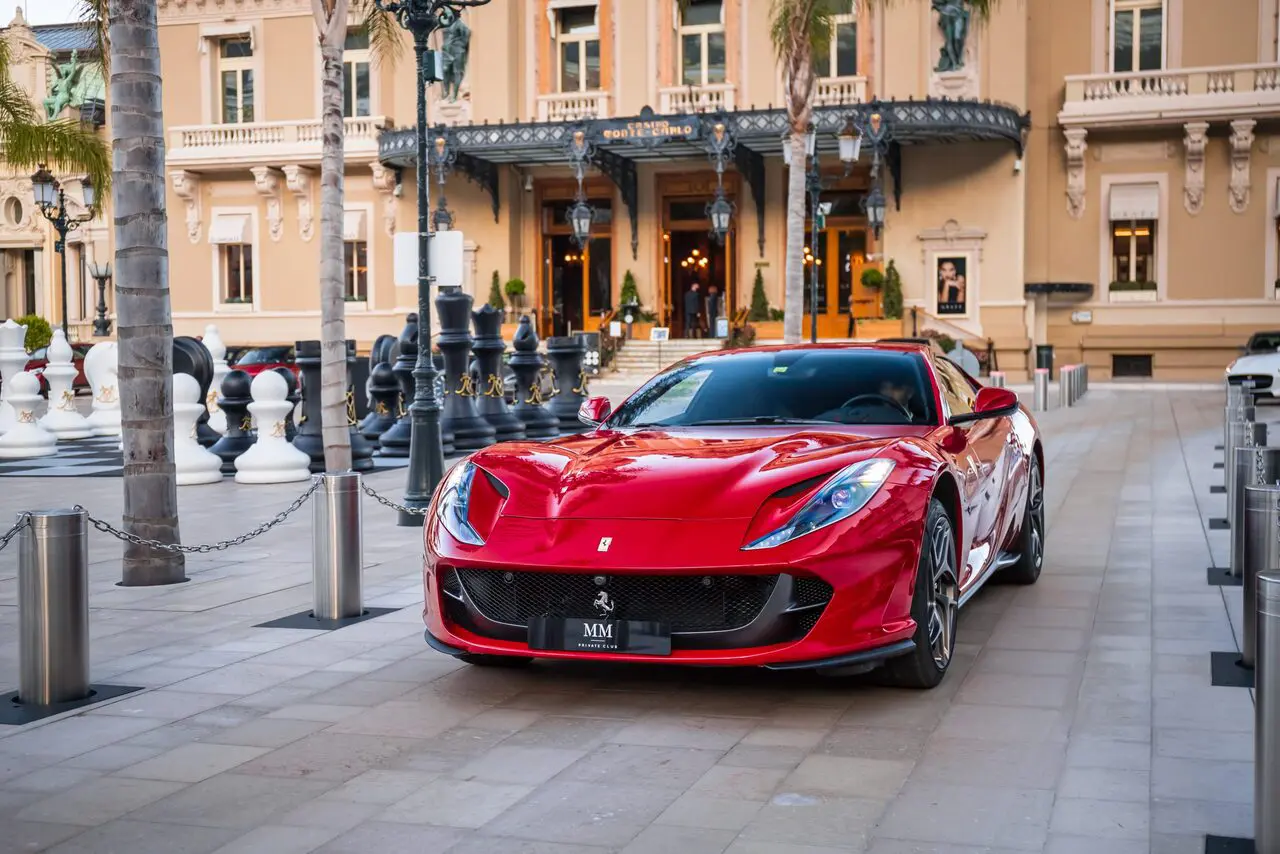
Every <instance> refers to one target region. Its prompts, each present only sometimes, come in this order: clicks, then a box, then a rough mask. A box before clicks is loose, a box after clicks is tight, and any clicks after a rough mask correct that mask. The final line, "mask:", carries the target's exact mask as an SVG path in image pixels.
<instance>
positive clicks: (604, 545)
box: [596, 537, 613, 552]
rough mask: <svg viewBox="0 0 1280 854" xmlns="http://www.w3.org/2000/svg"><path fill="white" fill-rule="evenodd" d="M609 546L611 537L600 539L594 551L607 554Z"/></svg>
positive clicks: (611, 543)
mask: <svg viewBox="0 0 1280 854" xmlns="http://www.w3.org/2000/svg"><path fill="white" fill-rule="evenodd" d="M611 545H613V537H601V538H600V545H599V546H597V547H596V551H598V552H607V551H609V546H611Z"/></svg>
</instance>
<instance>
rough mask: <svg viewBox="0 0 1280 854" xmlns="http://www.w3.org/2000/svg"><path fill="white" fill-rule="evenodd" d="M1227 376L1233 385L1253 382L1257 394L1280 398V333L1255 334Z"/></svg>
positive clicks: (1228, 367) (1229, 369)
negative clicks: (1248, 381) (1247, 381)
mask: <svg viewBox="0 0 1280 854" xmlns="http://www.w3.org/2000/svg"><path fill="white" fill-rule="evenodd" d="M1226 375H1227V381H1228V382H1230V383H1231V384H1232V385H1235V384H1236V383H1243V382H1244V381H1246V380H1251V381H1252V382H1253V387H1254V389H1255V390H1256V393H1257V394H1268V395H1270V396H1271V397H1273V398H1280V331H1277V330H1273V331H1269V332H1255V333H1254V334H1253V337H1251V338H1250V339H1249V343H1248V344H1247V345H1245V346H1244V347H1243V348H1242V353H1241V355H1240V358H1238V359H1236V360H1235V361H1234V362H1232V363H1231V364H1229V365H1227V370H1226Z"/></svg>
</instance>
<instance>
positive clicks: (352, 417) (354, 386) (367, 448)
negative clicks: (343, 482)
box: [347, 340, 374, 471]
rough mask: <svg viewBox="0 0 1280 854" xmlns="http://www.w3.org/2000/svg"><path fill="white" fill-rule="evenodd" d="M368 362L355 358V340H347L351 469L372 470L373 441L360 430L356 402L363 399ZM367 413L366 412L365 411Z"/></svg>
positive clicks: (348, 425)
mask: <svg viewBox="0 0 1280 854" xmlns="http://www.w3.org/2000/svg"><path fill="white" fill-rule="evenodd" d="M367 369H368V363H367V362H364V361H362V360H360V359H358V358H356V342H354V341H351V340H348V341H347V428H348V431H349V432H350V434H351V470H352V471H372V470H373V451H374V447H373V443H372V442H370V441H369V440H368V439H366V438H365V437H364V434H363V433H361V432H360V410H361V408H362V407H360V406H358V405H357V404H358V402H359V401H360V400H362V399H363V395H364V385H365V383H366V382H368V377H367V376H365V371H366V370H367ZM366 414H367V413H366Z"/></svg>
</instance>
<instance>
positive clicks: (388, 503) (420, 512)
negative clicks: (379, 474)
mask: <svg viewBox="0 0 1280 854" xmlns="http://www.w3.org/2000/svg"><path fill="white" fill-rule="evenodd" d="M360 485H361V487H363V488H364V494H365V495H367V496H369V497H370V498H372V499H373V500H374V501H377V502H378V503H379V504H381V505H382V506H383V507H390V508H391V509H392V510H395V511H396V512H397V513H408V514H409V515H411V516H426V515H427V508H425V507H421V508H419V507H405V506H404V505H403V504H397V503H396V502H394V501H392V500H391V499H390V498H387V497H385V496H383V495H379V494H378V491H377V490H376V489H374V488H373V487H372V486H370V485H369V484H367V483H365V482H364V480H363V479H362V480H361V481H360Z"/></svg>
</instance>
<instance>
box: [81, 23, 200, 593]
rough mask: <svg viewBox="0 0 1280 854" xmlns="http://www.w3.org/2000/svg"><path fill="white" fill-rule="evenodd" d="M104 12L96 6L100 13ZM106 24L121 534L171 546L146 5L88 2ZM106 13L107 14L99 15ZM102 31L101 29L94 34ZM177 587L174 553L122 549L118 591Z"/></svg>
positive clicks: (173, 501)
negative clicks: (120, 439)
mask: <svg viewBox="0 0 1280 854" xmlns="http://www.w3.org/2000/svg"><path fill="white" fill-rule="evenodd" d="M108 5H109V9H108V8H104V7H107V6H108ZM86 6H88V7H90V8H89V9H88V10H87V11H88V14H89V15H91V16H92V17H93V18H94V19H95V20H96V21H97V22H98V23H99V28H101V22H102V21H104V20H105V21H107V22H108V30H107V35H108V36H109V39H108V41H109V44H110V49H109V52H108V53H107V54H104V56H109V57H110V63H109V68H110V72H111V76H110V80H111V93H110V97H111V150H112V154H113V158H112V159H113V170H114V171H113V173H112V178H113V181H112V185H113V191H112V212H113V214H114V217H115V269H116V313H117V321H116V329H117V339H118V341H119V348H120V349H119V353H120V410H121V419H122V421H123V427H124V436H123V439H124V507H123V510H122V512H123V517H124V530H125V531H126V532H128V533H130V534H134V535H135V536H138V537H142V538H144V539H152V540H157V541H159V542H162V543H178V542H180V541H181V540H180V537H179V532H178V485H177V478H176V475H175V472H174V461H173V319H172V314H171V311H170V305H169V247H168V238H167V235H168V217H167V214H166V210H165V172H164V121H163V116H162V112H161V104H162V101H161V76H160V46H159V37H158V33H157V29H156V4H155V0H89V2H87V3H86ZM104 12H106V13H107V14H105V15H104V14H103V13H104ZM100 32H101V29H100ZM185 579H186V572H185V561H184V559H183V556H182V554H181V553H178V552H173V551H169V550H167V549H154V548H151V547H149V546H140V545H134V544H131V543H129V544H126V546H125V552H124V565H123V583H124V584H125V585H126V586H133V585H150V584H173V583H176V582H179V581H184V580H185Z"/></svg>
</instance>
